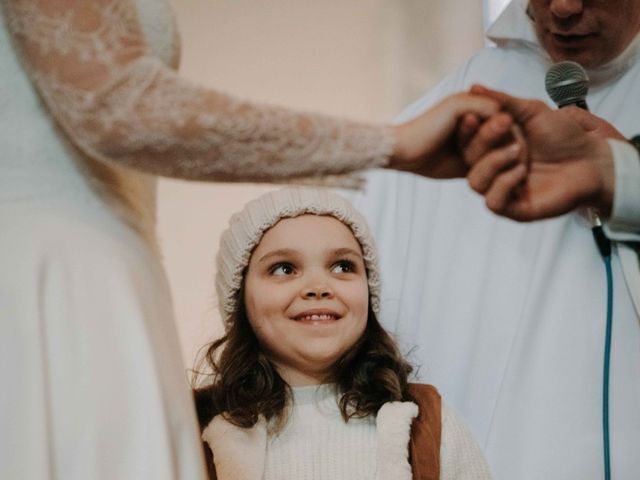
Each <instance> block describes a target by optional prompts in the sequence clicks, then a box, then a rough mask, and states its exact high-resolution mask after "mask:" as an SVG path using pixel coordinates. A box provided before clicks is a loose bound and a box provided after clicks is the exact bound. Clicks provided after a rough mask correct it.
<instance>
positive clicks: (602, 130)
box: [562, 106, 625, 140]
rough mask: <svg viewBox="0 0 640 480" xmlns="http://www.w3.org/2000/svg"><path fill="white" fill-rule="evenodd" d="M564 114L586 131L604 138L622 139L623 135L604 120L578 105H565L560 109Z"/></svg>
mask: <svg viewBox="0 0 640 480" xmlns="http://www.w3.org/2000/svg"><path fill="white" fill-rule="evenodd" d="M562 112H564V113H565V114H566V115H568V116H569V117H571V118H572V119H573V120H574V121H576V122H577V123H578V124H579V125H580V126H581V127H582V128H584V129H585V130H586V131H587V132H594V133H595V134H597V135H600V136H601V137H605V138H616V139H619V140H624V139H625V137H624V135H622V134H621V133H620V132H619V131H618V130H616V128H615V127H614V126H613V125H611V124H610V123H609V122H607V121H606V120H603V119H602V118H600V117H596V116H595V115H593V114H592V113H590V112H588V111H587V110H584V109H582V108H578V107H573V106H572V107H565V108H563V109H562Z"/></svg>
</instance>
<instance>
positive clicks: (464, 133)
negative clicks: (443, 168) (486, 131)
mask: <svg viewBox="0 0 640 480" xmlns="http://www.w3.org/2000/svg"><path fill="white" fill-rule="evenodd" d="M479 127H480V118H478V116H477V115H475V114H474V113H467V114H465V115H464V116H463V117H462V119H461V120H460V124H459V125H458V133H457V138H456V141H457V143H458V150H459V151H461V152H462V151H464V150H465V149H466V147H467V145H468V144H469V142H471V140H472V139H473V136H474V135H475V134H476V132H477V131H478V128H479Z"/></svg>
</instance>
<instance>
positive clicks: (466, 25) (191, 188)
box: [158, 0, 506, 367]
mask: <svg viewBox="0 0 640 480" xmlns="http://www.w3.org/2000/svg"><path fill="white" fill-rule="evenodd" d="M505 3H506V0H495V1H489V0H485V1H484V2H483V1H482V0H455V1H447V0H322V1H314V0H174V6H175V9H176V14H177V19H178V24H179V28H180V32H181V34H182V44H183V49H182V50H183V55H182V65H181V72H182V73H183V74H184V75H185V76H187V77H189V78H191V79H193V80H195V81H198V82H199V83H201V84H204V85H208V86H211V87H214V88H217V89H220V90H223V91H226V92H227V93H231V94H235V95H239V96H242V97H245V98H248V99H252V100H256V101H260V102H269V103H277V104H281V105H286V106H290V107H294V108H300V109H305V110H314V111H319V112H325V113H330V114H336V115H341V116H345V117H349V118H353V119H358V120H368V121H383V122H384V121H386V122H388V121H392V119H393V118H394V116H395V115H396V114H398V113H399V112H400V111H401V109H402V108H403V107H404V106H406V105H407V104H408V103H410V102H411V101H412V100H414V99H416V98H417V97H418V96H420V95H421V94H422V93H424V92H425V91H427V90H428V89H429V88H430V87H432V86H434V85H435V84H436V83H437V82H438V80H439V79H441V78H442V77H443V76H444V75H446V74H447V73H448V72H450V71H452V70H453V69H454V68H455V67H456V66H457V65H459V64H460V63H461V62H462V61H463V60H464V59H465V58H466V57H468V56H469V55H470V54H472V53H473V52H474V51H475V50H477V49H478V48H479V47H480V46H482V44H483V36H482V30H483V24H484V21H485V20H484V19H485V18H489V16H490V17H491V18H493V17H495V16H496V15H497V13H498V11H499V10H500V9H501V7H502V6H504V5H503V4H505ZM269 188H271V187H269V186H265V185H248V184H237V185H224V184H204V183H193V182H182V181H177V180H162V181H161V183H160V187H159V211H158V228H159V237H160V242H161V248H162V251H163V254H164V262H165V266H166V269H167V272H168V275H169V281H170V284H171V288H172V291H173V300H174V306H175V311H176V316H177V319H178V320H177V321H178V330H179V333H180V340H181V344H182V349H183V355H184V361H185V365H186V366H187V367H191V366H193V362H194V358H195V355H196V352H197V350H198V349H199V348H200V347H201V346H202V345H203V344H205V343H207V342H209V341H211V340H212V339H213V338H215V337H217V336H219V335H220V334H221V332H222V326H221V323H220V319H219V315H218V312H217V307H216V299H215V292H214V287H213V279H214V273H215V272H214V257H215V253H216V249H217V243H218V238H219V235H220V233H221V232H222V231H223V230H224V229H225V228H226V223H227V221H228V218H229V217H230V215H231V214H232V213H233V212H235V211H237V210H239V209H240V208H241V207H242V205H243V204H244V203H245V202H246V201H247V200H249V199H250V198H253V197H255V196H257V195H258V194H260V193H261V192H264V191H266V190H268V189H269Z"/></svg>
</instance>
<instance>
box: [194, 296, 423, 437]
mask: <svg viewBox="0 0 640 480" xmlns="http://www.w3.org/2000/svg"><path fill="white" fill-rule="evenodd" d="M238 298H244V294H243V288H241V290H240V292H239V293H238ZM228 325H229V328H228V330H227V332H226V334H225V335H224V336H223V337H222V338H220V339H218V340H216V341H214V342H213V343H212V344H211V345H210V346H209V347H208V348H207V350H206V353H205V355H204V363H206V364H207V367H208V368H209V369H211V371H212V373H211V376H212V378H213V382H212V383H211V384H210V385H208V386H204V387H200V388H195V390H194V395H195V400H196V408H197V411H198V417H199V422H200V426H201V428H204V427H206V426H207V425H208V423H209V422H210V421H211V419H212V418H213V417H214V416H215V415H217V414H219V413H222V414H223V415H224V417H225V418H226V419H227V420H228V421H229V422H231V423H233V424H234V425H237V426H239V427H243V428H250V427H252V426H253V425H255V423H256V422H257V421H258V418H259V416H260V415H263V416H264V417H265V418H266V419H267V420H271V419H274V420H275V422H274V425H275V428H276V429H278V428H279V427H281V426H282V425H283V424H284V422H285V421H286V413H287V409H286V407H287V404H288V402H289V399H290V398H291V390H290V387H289V385H288V384H287V383H286V382H285V381H284V380H283V379H282V377H281V376H280V375H279V374H278V372H277V370H276V368H275V366H274V365H273V363H272V362H271V361H270V360H269V358H268V357H267V355H266V354H265V352H264V351H263V349H262V348H261V346H260V344H259V342H258V339H257V337H256V335H255V333H254V332H253V330H252V328H251V325H250V324H249V320H248V318H247V314H246V311H245V307H244V303H243V302H238V309H237V310H236V312H235V313H234V314H233V315H232V316H231V317H230V318H229V319H228ZM411 371H412V367H411V365H410V364H409V363H408V362H407V361H406V360H405V359H404V358H403V356H402V355H401V354H400V351H399V349H398V346H397V345H396V342H395V341H394V339H393V338H392V337H391V336H390V335H389V333H387V332H386V331H385V330H384V329H383V328H382V326H381V325H380V323H379V322H378V319H377V317H376V315H375V313H374V312H373V310H372V309H371V307H369V314H368V318H367V325H366V327H365V331H364V333H363V334H362V336H361V337H360V339H359V340H358V341H357V342H356V343H355V345H353V347H352V348H351V349H350V350H349V351H348V352H347V353H346V354H344V355H343V356H342V357H341V358H340V359H338V360H337V361H336V363H335V364H334V366H333V368H332V370H331V373H330V375H329V377H330V378H327V381H328V382H333V383H335V384H336V385H337V387H338V391H339V392H340V394H341V396H340V399H339V407H340V411H341V413H342V417H343V418H344V419H345V421H348V420H349V419H350V418H352V417H366V416H368V415H372V414H373V415H375V414H376V413H377V412H378V410H379V409H380V407H381V406H382V405H383V404H384V403H386V402H390V401H406V400H410V399H411V397H410V396H409V394H408V391H407V377H408V375H409V373H410V372H411Z"/></svg>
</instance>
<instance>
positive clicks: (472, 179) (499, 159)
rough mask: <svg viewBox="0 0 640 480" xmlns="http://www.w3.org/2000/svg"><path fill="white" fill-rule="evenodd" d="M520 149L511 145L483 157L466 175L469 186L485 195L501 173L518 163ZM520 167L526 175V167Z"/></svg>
mask: <svg viewBox="0 0 640 480" xmlns="http://www.w3.org/2000/svg"><path fill="white" fill-rule="evenodd" d="M521 149H522V147H521V146H520V144H518V143H512V144H510V145H508V146H506V147H503V148H499V149H496V150H493V151H492V152H490V153H488V154H487V155H485V156H484V157H483V158H482V160H481V161H479V162H478V163H477V164H476V165H475V166H474V167H473V168H472V169H471V170H470V171H469V173H468V174H467V181H468V183H469V186H470V187H471V188H472V189H473V190H475V191H476V192H478V193H480V194H483V195H484V194H485V193H487V191H488V190H489V189H490V188H491V187H492V185H493V183H494V181H497V180H496V179H497V178H500V177H502V175H504V173H502V172H504V171H505V170H507V169H508V168H510V167H512V166H513V165H515V164H516V163H518V161H519V159H520V153H521V151H522V150H521ZM522 166H523V167H524V171H525V173H526V172H527V167H526V165H524V164H522Z"/></svg>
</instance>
